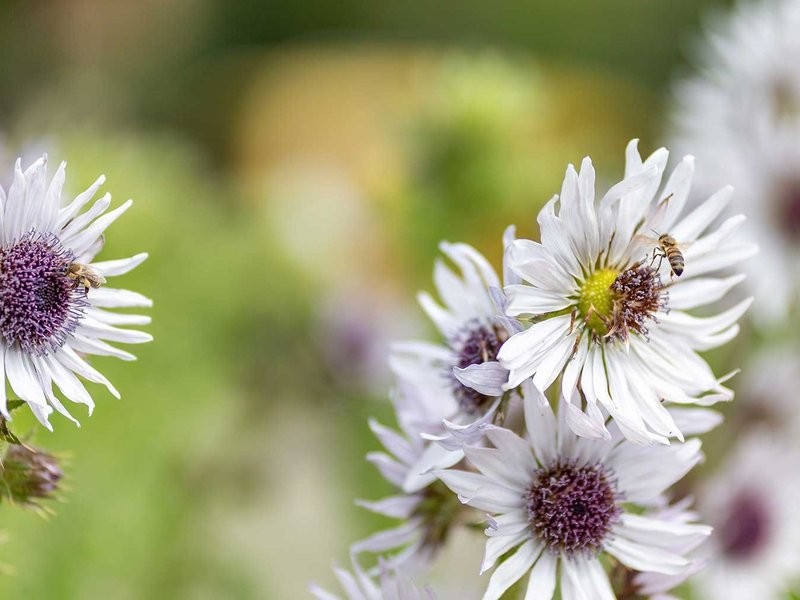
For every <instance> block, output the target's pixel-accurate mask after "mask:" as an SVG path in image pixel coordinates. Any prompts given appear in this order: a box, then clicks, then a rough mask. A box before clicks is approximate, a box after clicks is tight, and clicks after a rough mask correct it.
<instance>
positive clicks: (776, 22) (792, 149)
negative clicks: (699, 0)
mask: <svg viewBox="0 0 800 600" xmlns="http://www.w3.org/2000/svg"><path fill="white" fill-rule="evenodd" d="M798 28H800V3H798V2H796V1H795V0H770V1H765V2H740V3H737V6H736V7H735V8H734V9H733V11H732V12H731V13H730V14H728V15H725V16H722V15H717V18H716V19H709V31H708V34H707V36H706V40H705V43H704V44H702V45H700V47H699V49H698V62H699V63H700V69H699V72H698V74H697V75H696V76H694V77H692V78H690V79H687V80H685V81H682V82H680V83H679V84H678V85H677V86H676V90H675V98H676V100H675V106H674V108H673V119H672V120H673V132H672V144H673V145H674V146H675V147H676V148H678V149H680V150H681V151H686V152H691V153H692V154H694V155H695V156H696V157H697V162H698V166H699V167H700V168H699V169H698V173H699V175H700V176H699V177H698V181H697V185H698V190H699V192H701V193H709V192H710V191H712V190H714V189H716V188H718V187H719V186H720V185H722V184H723V183H730V184H732V185H733V186H734V187H735V188H736V196H735V200H734V204H733V208H734V209H735V210H742V211H747V214H748V222H747V225H746V228H745V230H746V232H747V234H748V235H749V236H750V238H751V239H753V240H754V241H755V242H757V243H758V245H759V247H760V249H761V255H760V260H759V261H758V262H756V261H751V263H750V264H747V265H745V269H747V271H748V286H749V287H750V289H751V290H752V292H753V294H754V295H755V296H756V298H757V302H756V304H755V306H754V314H755V316H756V317H758V318H759V319H760V321H761V322H762V323H774V322H777V321H780V320H781V319H782V318H783V317H785V316H786V315H787V314H788V313H789V311H790V310H792V308H793V307H794V308H796V307H797V301H798V294H800V66H799V65H800V40H798V37H797V30H798Z"/></svg>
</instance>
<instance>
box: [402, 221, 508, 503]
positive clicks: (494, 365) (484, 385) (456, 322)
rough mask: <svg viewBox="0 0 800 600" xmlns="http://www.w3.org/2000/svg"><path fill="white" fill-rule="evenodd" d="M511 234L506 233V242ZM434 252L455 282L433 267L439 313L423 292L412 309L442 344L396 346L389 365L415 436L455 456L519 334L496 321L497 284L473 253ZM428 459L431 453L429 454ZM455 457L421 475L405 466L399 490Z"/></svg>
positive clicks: (500, 300) (484, 411) (415, 485)
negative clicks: (411, 409) (507, 346)
mask: <svg viewBox="0 0 800 600" xmlns="http://www.w3.org/2000/svg"><path fill="white" fill-rule="evenodd" d="M511 235H512V232H508V233H507V234H506V238H505V241H506V243H508V242H509V241H510V236H511ZM441 249H442V252H444V254H445V255H446V256H447V257H448V258H449V259H450V260H452V261H453V263H455V264H456V265H457V266H458V268H459V269H460V271H461V275H460V276H458V275H456V273H455V272H453V271H452V270H451V269H450V268H449V267H447V266H446V265H445V264H444V263H443V262H442V261H438V262H437V263H436V267H435V269H434V274H433V278H434V283H435V284H436V288H437V290H438V292H439V297H440V298H441V300H442V302H443V303H444V306H441V305H439V304H437V303H436V302H435V301H434V300H433V298H432V297H431V296H430V295H429V294H427V293H424V292H423V293H421V294H420V295H419V302H420V304H421V305H422V308H423V309H424V310H425V312H426V313H427V315H428V316H429V317H430V319H431V320H432V321H433V322H434V324H435V325H436V327H437V329H438V330H439V331H440V332H441V334H442V336H443V337H444V339H445V341H446V342H445V344H434V343H430V342H423V341H416V342H404V343H398V344H396V345H395V347H394V352H393V354H392V356H391V359H390V365H391V367H392V370H393V371H394V372H395V374H396V375H397V377H398V379H399V380H400V381H401V382H403V385H405V386H406V387H407V388H408V389H410V390H411V391H410V392H409V393H408V396H409V397H410V398H418V399H419V402H418V403H417V413H418V414H419V415H420V416H421V419H420V421H426V420H427V423H426V422H420V423H417V424H416V433H420V432H422V433H428V434H430V435H432V437H434V438H435V439H437V440H438V441H440V442H443V445H444V447H445V449H447V450H455V451H458V450H460V447H461V444H462V443H474V442H475V441H476V439H477V438H479V437H480V435H481V434H480V427H479V426H480V424H482V423H484V422H486V421H487V419H491V417H492V415H493V413H494V411H495V410H496V409H497V406H498V404H499V401H500V397H501V396H502V395H503V393H504V391H503V384H504V383H505V382H506V380H507V379H508V371H507V370H506V369H505V368H503V367H502V366H501V365H500V363H498V362H497V353H498V351H499V350H500V347H501V346H502V344H503V343H504V342H505V341H506V339H508V337H509V336H511V335H513V334H514V333H516V332H518V331H521V330H522V327H521V326H520V324H519V323H517V322H516V320H514V319H511V318H508V317H505V316H504V315H503V314H502V313H503V310H504V309H505V298H504V297H503V295H502V292H501V291H500V280H499V279H498V277H497V275H496V274H495V272H494V269H492V267H491V265H490V264H489V263H488V261H487V260H486V259H485V258H484V257H483V256H482V255H481V254H480V253H479V252H477V251H476V250H475V249H474V248H472V247H471V246H468V245H466V244H448V243H442V244H441ZM423 415H429V417H428V418H427V419H425V417H424V416H423ZM442 419H446V420H447V425H448V427H447V430H446V431H445V432H444V435H440V436H435V435H434V432H435V431H436V430H437V429H441V423H442ZM431 428H433V431H431ZM454 436H455V439H454ZM475 436H477V438H476V437H475ZM430 452H433V453H435V452H437V450H436V449H435V447H431V450H430ZM461 457H462V455H461V454H460V453H459V452H451V453H450V460H451V462H448V463H446V464H445V463H441V462H440V463H438V464H433V463H431V461H429V460H425V461H424V462H426V463H430V464H427V468H421V467H420V466H419V465H417V466H414V467H412V468H411V471H410V473H409V478H408V479H407V480H406V482H405V483H404V488H405V490H406V491H408V492H411V491H415V490H417V489H419V488H420V487H421V486H424V485H427V484H428V483H430V481H432V480H433V479H435V478H434V477H433V476H430V478H427V476H426V475H427V471H429V469H430V467H432V466H435V467H440V468H446V467H449V466H452V465H453V464H455V463H456V462H458V461H459V460H460V459H461ZM425 458H426V459H428V458H430V457H429V456H428V455H426V456H425Z"/></svg>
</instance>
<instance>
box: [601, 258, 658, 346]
mask: <svg viewBox="0 0 800 600" xmlns="http://www.w3.org/2000/svg"><path fill="white" fill-rule="evenodd" d="M611 292H612V294H613V297H614V301H613V308H612V312H611V318H610V319H609V323H608V325H609V330H608V333H606V337H609V338H612V339H619V340H622V341H624V340H626V339H628V337H629V336H630V333H631V332H632V331H633V332H636V333H638V334H639V335H641V336H643V337H645V338H646V337H647V334H648V327H647V325H648V321H653V322H658V321H657V319H656V316H655V315H656V313H657V312H658V311H667V310H668V303H669V294H668V292H665V291H664V286H663V284H662V283H661V276H660V275H659V274H658V273H657V272H656V270H655V269H653V268H652V267H651V266H649V265H643V264H640V263H636V264H635V265H633V266H632V267H630V268H629V269H627V270H625V271H623V272H622V273H620V274H619V275H618V276H617V278H616V279H615V280H614V283H612V284H611Z"/></svg>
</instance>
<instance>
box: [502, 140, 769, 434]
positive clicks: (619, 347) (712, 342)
mask: <svg viewBox="0 0 800 600" xmlns="http://www.w3.org/2000/svg"><path fill="white" fill-rule="evenodd" d="M667 156H668V153H667V151H666V150H665V149H663V148H662V149H660V150H657V151H656V152H654V153H653V154H652V155H651V156H650V157H649V158H648V159H647V160H646V161H644V162H642V159H641V157H640V156H639V152H638V150H637V142H636V140H634V141H632V142H631V143H630V144H629V145H628V148H627V153H626V168H625V178H624V179H623V181H621V182H620V183H618V184H616V185H614V186H613V187H612V188H611V189H610V190H609V191H608V192H607V193H606V194H605V196H604V197H603V198H602V199H601V200H600V201H599V202H596V201H595V192H594V187H595V186H594V179H595V173H594V168H593V167H592V163H591V160H589V159H588V158H586V159H584V161H583V164H582V165H581V169H580V173H577V172H576V171H575V169H574V168H573V167H572V166H571V165H570V167H569V168H568V169H567V173H566V177H565V179H564V183H563V187H562V189H561V195H560V197H559V196H555V197H554V198H553V199H552V200H551V201H550V202H549V203H548V204H547V205H546V206H545V207H544V208H543V209H542V211H541V212H540V213H539V218H538V221H539V227H540V231H541V239H542V241H541V243H538V242H533V241H530V240H516V241H514V242H513V243H511V244H510V245H509V246H508V248H507V250H506V263H507V267H508V268H509V269H510V270H511V271H513V272H514V273H516V274H517V275H518V276H519V277H521V278H522V280H524V282H525V284H523V285H511V286H507V287H506V288H505V290H506V294H507V296H508V300H509V305H508V309H507V311H506V312H507V314H509V315H510V316H513V317H518V318H521V319H525V318H529V319H530V320H531V322H532V324H531V326H530V327H529V328H528V329H526V330H525V331H523V332H521V333H517V334H515V335H513V336H512V337H511V338H510V339H509V340H508V341H506V342H505V343H504V344H503V346H502V348H501V349H500V351H499V353H498V354H497V356H498V359H499V361H500V364H501V365H502V366H503V367H505V368H507V369H508V370H509V371H510V377H509V381H508V383H507V384H506V386H505V387H506V388H509V389H511V388H514V387H516V386H518V385H519V384H520V383H522V382H523V381H525V380H526V379H527V378H529V377H531V376H532V377H533V381H534V383H535V384H536V386H537V387H539V388H540V389H547V388H549V387H550V386H551V385H552V384H553V382H555V381H556V380H557V379H558V378H559V376H561V378H560V382H561V383H560V385H561V396H562V397H563V399H564V400H565V401H566V404H565V405H564V410H565V412H566V418H567V422H569V424H570V426H571V427H572V428H573V431H575V432H576V433H578V434H579V435H582V436H589V437H604V438H606V439H609V438H610V433H609V431H608V430H607V428H606V425H605V417H604V415H603V413H602V412H601V411H600V408H599V407H600V406H602V407H604V408H605V409H606V410H607V411H608V413H609V414H610V415H611V416H612V417H614V419H615V421H616V423H617V425H618V426H619V429H620V431H621V432H622V433H623V434H624V435H625V436H626V437H627V438H629V439H631V440H633V441H636V442H639V443H645V444H648V443H653V442H660V443H669V438H670V437H673V436H675V437H678V438H679V439H682V434H681V431H680V429H679V428H678V427H677V426H676V424H675V422H674V420H673V418H672V417H671V416H670V413H669V411H668V410H667V407H666V406H665V405H664V401H667V402H672V403H680V404H692V403H695V404H712V403H714V402H717V401H719V400H730V399H731V398H732V397H733V392H731V391H730V390H729V389H727V388H725V387H723V386H722V381H724V379H722V380H718V379H717V378H716V377H715V376H714V374H713V373H712V371H711V369H710V368H709V366H708V364H706V362H705V360H703V359H702V358H701V357H700V356H699V354H698V351H703V350H708V349H710V348H714V347H716V346H719V345H720V344H722V343H724V342H727V341H728V340H730V339H732V338H733V337H735V336H736V334H737V333H738V331H739V327H738V325H737V324H736V322H737V320H738V319H739V317H740V316H741V315H742V314H743V313H744V311H745V310H746V309H747V307H748V306H749V304H750V299H747V300H744V301H742V302H740V303H739V304H737V305H736V306H734V307H733V308H730V309H728V310H726V311H724V312H721V313H718V314H714V315H713V316H709V317H703V318H700V317H694V316H690V315H689V314H688V313H687V312H686V310H688V309H693V308H696V307H700V306H704V305H707V304H710V303H712V302H714V301H716V300H718V299H720V298H721V297H722V296H724V295H725V294H726V293H727V292H728V290H730V289H731V288H732V287H733V286H735V285H736V284H737V283H738V282H740V281H741V280H742V279H743V275H733V276H730V277H719V276H716V275H715V274H716V273H717V272H718V271H720V270H721V269H726V268H730V267H735V266H737V265H738V264H739V262H740V261H742V260H743V259H744V258H747V257H748V256H750V255H752V254H753V253H754V252H755V251H756V248H755V246H753V245H752V244H747V243H742V242H741V241H739V240H736V239H734V237H733V234H734V232H735V231H736V230H737V229H738V228H739V226H740V225H741V224H742V222H743V221H744V217H743V216H741V215H738V216H735V217H731V218H730V219H728V220H727V221H725V222H724V223H723V224H722V225H721V226H720V227H719V228H716V229H713V230H712V231H709V232H706V230H707V229H708V227H709V226H710V225H711V224H712V222H713V221H714V220H715V219H716V217H717V216H718V215H719V214H720V213H721V212H722V210H723V209H724V208H725V206H726V205H727V203H728V200H729V198H730V195H731V189H730V188H724V189H722V190H720V191H719V192H717V193H716V194H714V195H713V196H711V197H710V198H709V199H708V200H707V201H706V202H705V203H703V204H702V205H701V206H700V207H698V208H697V209H696V210H694V211H693V212H691V213H690V214H688V215H687V216H684V217H682V218H679V217H680V215H681V212H682V211H683V208H684V205H685V203H686V200H687V197H688V195H689V189H690V186H691V180H692V174H693V171H694V166H693V161H692V159H691V157H686V158H684V159H683V160H682V161H681V163H680V164H679V165H678V166H677V167H676V168H675V170H674V171H673V172H672V174H671V175H670V177H669V179H668V180H667V182H666V183H665V184H664V185H663V186H661V179H662V175H663V173H664V168H665V165H666V162H667ZM557 205H558V207H559V208H558V212H556V206H557ZM653 231H655V232H658V234H669V235H670V236H672V238H674V240H677V241H678V243H679V244H683V245H685V246H684V249H683V250H682V258H683V260H682V261H679V260H677V259H676V258H675V259H673V257H674V249H673V248H669V249H665V248H663V247H662V246H661V244H660V242H659V241H658V240H656V239H655V238H654V237H653V236H654V234H653ZM656 237H658V236H656ZM679 249H680V247H679ZM659 254H663V255H665V256H659ZM666 254H669V256H666ZM681 262H682V263H684V264H685V269H684V270H683V271H682V273H679V272H678V270H679V267H680V264H679V263H681ZM678 275H680V276H678Z"/></svg>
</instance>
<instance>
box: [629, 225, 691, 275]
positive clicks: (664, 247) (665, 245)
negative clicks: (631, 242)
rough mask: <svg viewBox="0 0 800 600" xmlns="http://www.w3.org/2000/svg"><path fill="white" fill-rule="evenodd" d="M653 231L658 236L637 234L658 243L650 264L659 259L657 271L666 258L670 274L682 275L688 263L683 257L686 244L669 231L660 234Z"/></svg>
mask: <svg viewBox="0 0 800 600" xmlns="http://www.w3.org/2000/svg"><path fill="white" fill-rule="evenodd" d="M653 233H655V234H656V235H657V236H658V237H657V238H652V237H648V236H637V237H639V238H640V239H641V240H642V241H645V242H649V243H651V244H655V245H656V247H655V248H653V256H652V258H651V259H650V265H651V266H652V265H653V263H654V262H655V260H656V259H658V266H657V267H656V271H658V270H659V269H660V268H661V261H662V260H664V259H665V258H666V259H667V262H669V268H670V275H671V276H673V275H674V276H675V277H680V276H681V274H682V273H683V268H684V266H685V265H686V260H685V259H684V258H683V252H682V251H681V250H685V245H682V244H678V242H677V241H676V240H675V238H674V237H672V236H671V235H670V234H668V233H661V234H660V233H658V232H656V231H654V232H653Z"/></svg>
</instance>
